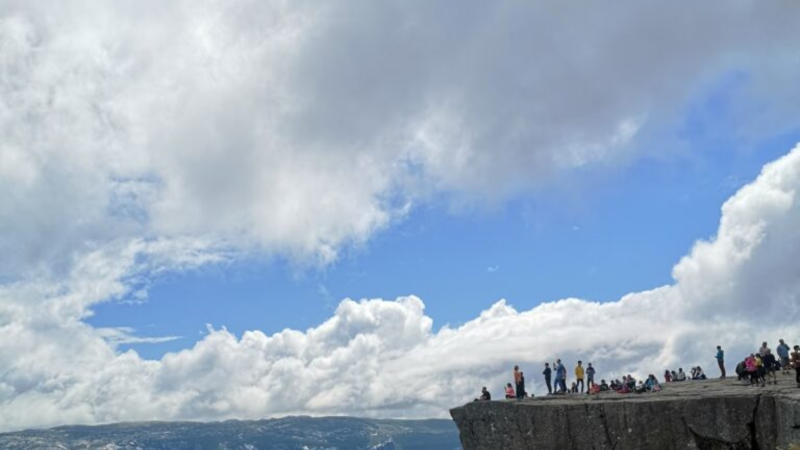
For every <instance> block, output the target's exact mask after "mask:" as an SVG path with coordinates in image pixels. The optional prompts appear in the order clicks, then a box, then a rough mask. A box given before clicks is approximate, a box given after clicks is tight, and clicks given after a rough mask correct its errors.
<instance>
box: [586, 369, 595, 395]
mask: <svg viewBox="0 0 800 450" xmlns="http://www.w3.org/2000/svg"><path fill="white" fill-rule="evenodd" d="M594 374H595V370H594V367H592V363H589V367H587V368H586V387H587V389H588V388H591V387H592V386H594Z"/></svg>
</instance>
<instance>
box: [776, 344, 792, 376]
mask: <svg viewBox="0 0 800 450" xmlns="http://www.w3.org/2000/svg"><path fill="white" fill-rule="evenodd" d="M789 350H790V349H789V346H788V345H787V344H786V342H783V339H780V340H779V344H778V348H777V351H778V358H780V360H781V370H782V371H783V372H782V373H783V374H784V375H786V374H788V373H790V372H791V368H792V365H791V364H789Z"/></svg>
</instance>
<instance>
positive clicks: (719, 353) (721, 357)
mask: <svg viewBox="0 0 800 450" xmlns="http://www.w3.org/2000/svg"><path fill="white" fill-rule="evenodd" d="M716 358H717V364H718V365H719V372H720V374H721V375H720V376H719V377H720V378H725V352H724V351H723V350H722V346H721V345H718V346H717V356H716Z"/></svg>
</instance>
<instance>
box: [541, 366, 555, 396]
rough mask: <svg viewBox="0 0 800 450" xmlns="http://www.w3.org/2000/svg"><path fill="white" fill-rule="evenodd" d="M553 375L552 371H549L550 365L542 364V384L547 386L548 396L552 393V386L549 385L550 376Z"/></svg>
mask: <svg viewBox="0 0 800 450" xmlns="http://www.w3.org/2000/svg"><path fill="white" fill-rule="evenodd" d="M552 374H553V370H552V369H550V363H544V372H542V375H544V383H545V384H546V385H547V394H548V395H550V394H552V393H553V386H552V384H550V376H551V375H552Z"/></svg>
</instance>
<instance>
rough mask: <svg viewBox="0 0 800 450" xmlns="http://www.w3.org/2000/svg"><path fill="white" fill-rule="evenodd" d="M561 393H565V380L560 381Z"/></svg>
mask: <svg viewBox="0 0 800 450" xmlns="http://www.w3.org/2000/svg"><path fill="white" fill-rule="evenodd" d="M561 392H567V380H565V379H563V378H562V379H561Z"/></svg>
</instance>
